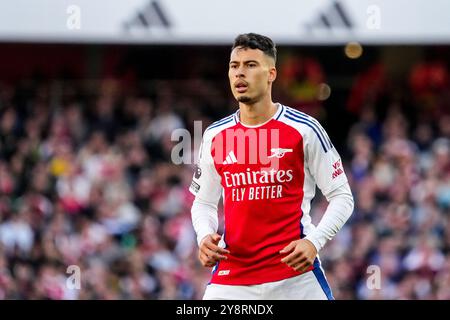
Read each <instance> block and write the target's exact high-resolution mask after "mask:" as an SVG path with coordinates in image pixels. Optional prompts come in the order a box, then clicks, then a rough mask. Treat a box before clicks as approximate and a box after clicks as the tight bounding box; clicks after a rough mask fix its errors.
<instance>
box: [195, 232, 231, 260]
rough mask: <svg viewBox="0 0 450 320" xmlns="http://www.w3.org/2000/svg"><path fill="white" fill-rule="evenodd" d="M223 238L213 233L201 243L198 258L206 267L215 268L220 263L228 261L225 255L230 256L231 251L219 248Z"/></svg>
mask: <svg viewBox="0 0 450 320" xmlns="http://www.w3.org/2000/svg"><path fill="white" fill-rule="evenodd" d="M221 238H222V237H221V236H220V235H219V234H217V233H213V234H209V235H207V236H206V237H204V238H203V239H202V241H201V242H200V248H199V251H198V258H199V260H200V262H201V263H202V265H203V266H204V267H213V266H214V265H215V264H216V263H217V262H218V261H220V260H226V259H227V257H226V256H224V254H228V253H230V251H228V250H226V249H223V248H220V247H219V246H218V244H219V241H220V239H221Z"/></svg>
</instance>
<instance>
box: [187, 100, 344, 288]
mask: <svg viewBox="0 0 450 320" xmlns="http://www.w3.org/2000/svg"><path fill="white" fill-rule="evenodd" d="M238 117H239V115H238V113H236V114H234V115H231V116H229V117H227V118H224V119H222V120H220V121H218V122H216V123H214V124H212V125H211V126H210V127H209V128H208V129H207V130H206V131H205V134H204V136H203V141H202V147H201V150H200V156H199V163H198V168H197V170H196V173H195V174H194V179H193V182H192V185H191V188H190V190H191V192H192V193H194V195H196V197H198V198H199V199H200V200H202V201H204V202H209V203H211V204H217V203H218V201H219V199H220V196H221V195H222V196H223V202H224V217H225V226H224V235H223V237H222V240H223V242H222V244H221V245H222V246H224V247H226V248H227V249H228V250H229V251H230V254H228V255H227V257H228V259H227V260H223V261H221V262H220V263H218V264H217V265H216V267H215V268H214V269H213V275H212V279H211V283H216V284H230V285H252V284H260V283H266V282H271V281H278V280H282V279H286V278H289V277H293V276H297V275H299V273H298V272H297V271H295V270H293V269H292V268H290V267H288V266H287V265H286V264H284V263H282V262H281V261H280V260H281V259H282V258H283V257H284V256H282V255H281V254H280V253H279V251H280V250H281V249H283V248H284V247H285V246H286V245H288V244H289V243H290V242H291V241H294V240H298V239H300V238H303V237H304V236H305V235H306V234H307V233H308V232H311V230H313V229H314V225H312V224H311V219H310V216H309V210H310V203H311V200H312V198H313V197H314V193H315V187H316V185H318V186H319V188H320V189H321V190H322V192H323V193H324V194H327V193H329V192H331V191H333V190H334V189H336V188H338V187H339V186H341V185H342V184H344V183H346V182H347V179H346V177H345V174H344V172H343V170H342V167H341V164H340V159H339V155H338V153H337V152H336V150H335V149H334V147H333V145H332V144H331V142H330V140H329V138H328V135H327V134H326V132H325V131H324V129H323V128H322V127H321V126H320V124H319V123H318V122H317V121H316V120H315V119H314V118H312V117H309V116H307V115H305V114H304V113H300V112H298V111H297V110H294V109H291V108H288V107H285V106H282V105H278V111H277V113H276V114H275V115H274V117H273V118H272V119H270V120H269V121H268V122H266V123H264V124H262V125H259V126H257V127H248V126H244V125H243V124H241V123H240V122H239V120H238Z"/></svg>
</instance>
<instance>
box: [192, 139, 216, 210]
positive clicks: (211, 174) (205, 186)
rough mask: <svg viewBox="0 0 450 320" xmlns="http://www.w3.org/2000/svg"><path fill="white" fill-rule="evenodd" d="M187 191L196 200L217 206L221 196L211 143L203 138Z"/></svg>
mask: <svg viewBox="0 0 450 320" xmlns="http://www.w3.org/2000/svg"><path fill="white" fill-rule="evenodd" d="M189 191H190V192H191V193H192V194H193V195H194V196H195V197H196V198H198V199H201V200H203V201H204V202H208V203H211V204H213V205H216V206H217V203H218V202H219V199H220V196H221V194H222V185H221V177H220V175H219V173H218V172H217V170H216V167H215V165H214V160H213V157H212V155H211V141H210V140H209V139H206V138H204V139H203V141H202V144H201V146H200V151H199V156H198V163H197V165H196V166H195V172H194V176H193V178H192V183H191V186H190V187H189Z"/></svg>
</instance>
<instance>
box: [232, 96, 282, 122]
mask: <svg viewBox="0 0 450 320" xmlns="http://www.w3.org/2000/svg"><path fill="white" fill-rule="evenodd" d="M275 104H276V105H277V106H278V108H277V111H276V112H275V114H274V115H273V116H272V117H271V118H270V119H268V120H267V121H265V122H263V123H260V124H256V125H253V126H252V125H247V124H243V123H242V122H241V121H240V119H239V114H240V110H239V109H238V110H237V111H236V112H235V113H234V121H235V122H236V123H237V124H240V125H241V126H243V127H245V128H259V127H262V126H264V125H266V124H268V123H269V122H270V121H272V120H278V119H279V118H280V116H281V114H282V113H283V111H284V106H283V105H282V104H281V103H279V102H276V103H275Z"/></svg>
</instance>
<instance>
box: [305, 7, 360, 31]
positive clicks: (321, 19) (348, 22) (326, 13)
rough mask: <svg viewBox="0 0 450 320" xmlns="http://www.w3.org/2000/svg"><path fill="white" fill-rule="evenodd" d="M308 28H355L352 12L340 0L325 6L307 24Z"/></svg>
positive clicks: (309, 29) (335, 29)
mask: <svg viewBox="0 0 450 320" xmlns="http://www.w3.org/2000/svg"><path fill="white" fill-rule="evenodd" d="M305 28H306V30H308V31H314V30H328V31H333V30H334V31H337V30H347V31H351V30H352V29H353V23H352V19H351V18H350V14H349V12H348V11H346V10H345V7H344V5H343V4H342V3H341V2H339V1H333V2H332V3H331V4H330V6H328V7H326V8H324V9H323V10H321V11H320V12H319V13H318V16H316V17H315V18H314V20H313V21H312V22H310V23H308V24H307V25H305Z"/></svg>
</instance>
